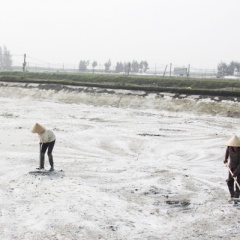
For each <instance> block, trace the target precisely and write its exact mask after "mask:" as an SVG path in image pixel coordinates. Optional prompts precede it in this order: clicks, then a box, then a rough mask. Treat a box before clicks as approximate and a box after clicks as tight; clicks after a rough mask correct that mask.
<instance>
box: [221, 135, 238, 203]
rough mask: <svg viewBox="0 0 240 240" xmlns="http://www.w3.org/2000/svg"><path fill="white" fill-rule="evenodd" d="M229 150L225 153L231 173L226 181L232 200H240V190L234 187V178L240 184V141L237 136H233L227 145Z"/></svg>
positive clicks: (225, 160)
mask: <svg viewBox="0 0 240 240" xmlns="http://www.w3.org/2000/svg"><path fill="white" fill-rule="evenodd" d="M225 145H227V149H226V153H225V159H224V161H223V162H224V163H225V164H226V163H228V158H229V163H228V166H229V169H230V170H231V172H232V174H231V172H229V175H228V179H227V180H226V182H227V185H228V189H229V192H230V196H231V198H239V193H240V190H239V188H238V186H237V185H236V186H234V178H236V180H237V182H238V185H239V184H240V140H239V138H238V137H237V136H236V135H233V136H232V137H231V138H230V139H229V140H228V141H227V142H226V143H225Z"/></svg>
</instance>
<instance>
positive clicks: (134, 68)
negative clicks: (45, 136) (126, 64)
mask: <svg viewBox="0 0 240 240" xmlns="http://www.w3.org/2000/svg"><path fill="white" fill-rule="evenodd" d="M131 71H132V72H135V73H137V72H139V63H138V62H137V61H135V60H133V61H132V64H131Z"/></svg>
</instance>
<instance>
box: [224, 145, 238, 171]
mask: <svg viewBox="0 0 240 240" xmlns="http://www.w3.org/2000/svg"><path fill="white" fill-rule="evenodd" d="M228 157H230V162H229V167H230V169H231V170H232V172H233V173H234V175H238V174H239V173H240V148H239V147H238V148H237V150H236V151H234V149H233V147H227V149H226V154H225V160H227V159H228Z"/></svg>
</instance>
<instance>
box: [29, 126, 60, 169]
mask: <svg viewBox="0 0 240 240" xmlns="http://www.w3.org/2000/svg"><path fill="white" fill-rule="evenodd" d="M31 132H32V133H37V134H38V136H39V139H40V148H41V150H40V169H41V170H42V169H44V158H45V153H46V151H47V150H48V151H47V155H48V159H49V164H50V166H51V168H50V171H54V163H53V155H52V151H53V148H54V145H55V142H56V136H55V134H54V132H53V131H51V130H47V129H46V128H45V127H44V126H42V125H41V124H39V123H36V124H35V125H34V126H33V128H32V130H31Z"/></svg>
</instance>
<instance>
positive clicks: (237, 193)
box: [234, 186, 240, 198]
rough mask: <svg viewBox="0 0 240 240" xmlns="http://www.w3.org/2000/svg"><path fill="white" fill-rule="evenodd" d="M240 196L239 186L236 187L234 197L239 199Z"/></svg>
mask: <svg viewBox="0 0 240 240" xmlns="http://www.w3.org/2000/svg"><path fill="white" fill-rule="evenodd" d="M239 195H240V191H239V188H238V186H236V191H235V194H234V197H235V198H239Z"/></svg>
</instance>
